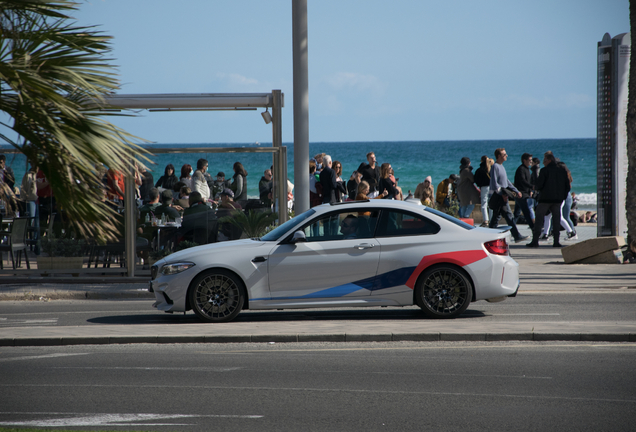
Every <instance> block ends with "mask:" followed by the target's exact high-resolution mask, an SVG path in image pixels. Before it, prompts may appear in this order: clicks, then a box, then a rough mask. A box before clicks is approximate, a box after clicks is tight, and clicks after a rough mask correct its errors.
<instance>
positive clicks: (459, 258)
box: [406, 249, 488, 289]
mask: <svg viewBox="0 0 636 432" xmlns="http://www.w3.org/2000/svg"><path fill="white" fill-rule="evenodd" d="M487 256H488V255H487V254H486V252H485V251H484V250H481V249H480V250H472V251H458V252H445V253H441V254H435V255H428V256H425V257H424V258H422V261H420V263H419V264H418V265H417V267H416V268H415V271H414V272H413V273H412V274H411V277H410V278H409V280H408V281H406V286H407V287H409V288H411V289H413V288H415V282H417V278H418V277H419V275H420V274H421V273H422V272H423V271H424V270H425V269H426V268H428V267H430V266H432V265H434V264H439V263H451V264H456V265H458V266H460V267H464V266H467V265H469V264H472V263H474V262H477V261H479V260H482V259H484V258H486V257H487Z"/></svg>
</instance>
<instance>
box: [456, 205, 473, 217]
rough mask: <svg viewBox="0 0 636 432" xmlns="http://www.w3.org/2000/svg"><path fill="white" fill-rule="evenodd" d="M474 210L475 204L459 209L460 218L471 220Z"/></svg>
mask: <svg viewBox="0 0 636 432" xmlns="http://www.w3.org/2000/svg"><path fill="white" fill-rule="evenodd" d="M474 208H475V204H468V205H467V206H461V207H459V217H460V218H469V217H470V214H471V213H472V212H473V209H474Z"/></svg>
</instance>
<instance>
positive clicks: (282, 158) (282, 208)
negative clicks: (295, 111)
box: [102, 90, 287, 277]
mask: <svg viewBox="0 0 636 432" xmlns="http://www.w3.org/2000/svg"><path fill="white" fill-rule="evenodd" d="M105 100H106V105H105V106H104V107H102V108H103V109H108V110H111V109H112V110H125V109H146V110H148V111H150V112H166V111H226V110H236V111H244V110H256V109H257V108H271V110H272V112H271V123H272V144H273V145H272V147H258V148H237V147H211V148H200V147H197V148H191V149H187V148H186V149H179V150H172V151H169V150H168V151H165V150H162V152H174V153H177V152H179V153H184V152H185V153H224V152H227V153H229V152H236V153H239V152H243V153H248V152H254V153H272V154H273V165H274V195H275V199H276V201H277V204H278V221H279V223H283V222H285V221H286V220H287V152H286V148H285V147H283V142H282V139H283V138H282V118H281V115H282V108H283V106H284V95H283V93H282V92H281V90H272V92H271V93H196V94H193V93H183V94H128V95H127V94H116V95H112V96H109V97H107V98H105ZM151 151H153V150H151ZM154 152H157V151H156V150H154ZM125 186H126V190H125V192H126V194H125V198H124V209H125V215H126V216H125V225H126V238H125V247H126V266H127V269H128V276H130V277H133V276H135V256H136V253H135V236H136V230H135V228H136V222H137V221H136V220H135V215H136V212H134V211H129V210H132V209H134V208H135V199H134V196H135V194H134V180H133V177H132V174H130V175H128V176H127V177H126V182H125Z"/></svg>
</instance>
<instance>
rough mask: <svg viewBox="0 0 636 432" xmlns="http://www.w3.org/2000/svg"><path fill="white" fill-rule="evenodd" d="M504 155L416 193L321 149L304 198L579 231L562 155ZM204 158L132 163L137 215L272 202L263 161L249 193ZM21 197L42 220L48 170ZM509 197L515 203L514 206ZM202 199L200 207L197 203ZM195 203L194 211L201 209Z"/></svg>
mask: <svg viewBox="0 0 636 432" xmlns="http://www.w3.org/2000/svg"><path fill="white" fill-rule="evenodd" d="M507 159H508V155H507V153H506V150H505V149H503V148H499V149H496V150H495V152H494V159H493V158H490V157H488V156H487V155H484V156H482V157H481V160H480V164H479V167H478V168H477V169H476V170H475V172H474V173H473V166H472V164H471V160H470V158H469V157H462V158H461V159H460V161H459V162H460V165H459V170H458V172H457V173H451V174H450V175H449V176H448V177H447V178H445V179H443V180H442V181H441V182H440V183H439V184H437V187H436V188H435V187H434V185H433V180H432V178H431V176H426V177H425V178H424V181H423V182H421V183H420V184H418V185H417V187H416V188H415V192H414V194H411V193H410V191H408V194H407V195H406V196H405V195H404V193H403V191H402V188H401V187H400V186H399V184H398V183H399V178H396V177H395V173H394V171H393V168H392V166H391V164H390V163H388V162H385V163H382V164H379V163H378V162H377V159H376V155H375V153H374V152H369V153H367V155H366V161H363V162H362V163H360V165H359V166H358V168H357V169H356V170H355V171H354V172H353V173H352V174H351V176H350V177H349V178H348V179H346V178H345V177H343V166H342V163H340V162H339V161H337V160H332V158H331V156H330V155H327V154H325V153H320V154H317V155H315V156H314V157H313V158H312V159H311V160H310V162H309V188H310V205H311V206H312V207H313V206H316V205H319V204H323V203H334V202H341V201H347V200H367V199H395V200H404V199H417V200H419V201H420V202H421V203H422V204H424V205H426V206H429V207H434V208H437V209H439V210H441V211H449V209H450V208H451V207H453V206H456V207H457V213H458V216H459V217H460V218H469V217H470V215H471V213H472V212H473V210H474V209H475V207H476V206H478V208H479V209H480V211H481V215H482V219H483V223H482V225H481V226H488V227H490V228H494V227H496V226H497V225H498V223H499V220H500V219H501V217H503V218H504V219H505V220H506V223H507V224H508V225H509V226H511V233H512V236H513V239H514V240H515V242H520V241H522V240H525V239H526V238H527V236H523V235H522V234H521V233H520V232H519V230H518V228H517V223H520V222H525V223H527V224H528V226H529V227H530V228H531V229H532V230H533V239H532V241H531V242H530V243H529V244H528V246H531V247H533V246H537V245H538V241H539V240H542V239H543V240H545V239H548V237H549V236H552V238H553V245H554V246H556V247H558V246H561V244H560V241H559V240H560V230H561V229H560V227H563V229H564V230H565V231H566V233H567V234H566V235H567V237H568V239H570V238H577V237H576V235H577V234H576V230H575V222H578V219H575V220H574V221H573V220H572V218H571V217H570V212H571V209H572V208H573V206H576V196H575V194H574V193H571V191H570V186H571V183H572V174H571V172H570V171H569V169H568V167H567V166H566V165H565V163H563V162H561V161H559V160H558V159H557V158H556V157H555V156H554V155H553V154H552V153H551V152H546V153H545V154H544V159H543V165H544V167H543V169H542V168H541V161H540V160H539V159H538V158H536V157H533V156H532V155H531V154H529V153H524V154H523V155H522V156H521V164H520V165H519V167H518V168H517V169H516V171H515V175H514V179H513V181H510V180H509V179H508V176H507V174H506V170H505V168H504V167H503V164H504V163H505V162H506V161H507ZM208 167H209V163H208V161H207V160H206V159H199V160H198V161H197V162H196V166H195V167H193V166H191V165H190V164H185V165H183V166H182V167H181V168H180V170H179V171H177V169H176V168H175V167H174V165H172V164H168V165H167V166H166V167H165V170H164V173H163V175H161V176H160V177H159V179H158V180H156V181H155V179H154V178H153V175H152V173H151V172H150V171H148V170H147V169H146V167H144V166H143V165H141V164H140V165H138V166H137V169H136V172H135V176H134V179H135V186H136V189H135V193H136V199H137V203H138V216H139V219H138V220H139V221H140V222H141V223H144V221H145V219H146V218H147V217H153V218H161V217H162V216H164V218H165V219H166V220H167V221H170V220H175V219H177V218H182V217H184V216H186V215H188V214H189V213H191V212H192V210H188V209H195V208H197V207H199V206H205V207H207V208H210V209H220V210H223V209H225V210H238V209H244V208H247V207H250V206H252V207H261V208H270V209H271V208H272V205H273V204H274V205H275V203H274V202H273V200H272V189H273V178H272V170H271V169H266V170H265V171H264V172H263V175H262V177H261V178H260V180H259V183H258V189H259V197H258V198H257V199H252V200H248V196H247V177H248V173H247V171H246V169H245V168H244V166H243V165H242V164H241V162H236V163H234V165H233V167H232V169H233V175H232V176H231V178H226V175H225V173H224V172H222V171H220V172H218V173H217V175H216V176H215V177H212V176H211V175H210V173H209V172H208ZM96 168H97V169H98V172H100V173H101V176H102V178H103V185H104V187H103V190H104V200H105V201H106V202H107V203H109V204H111V205H112V206H113V207H114V208H119V209H120V208H122V207H123V199H124V176H123V174H122V173H120V172H117V171H115V170H112V169H106V168H105V167H102V166H97V167H96ZM0 184H1V185H2V187H7V188H9V189H11V190H12V189H13V188H14V184H15V178H14V175H13V171H12V170H11V168H10V167H7V166H6V157H5V156H4V155H0ZM288 188H289V196H288V201H289V203H290V205H293V195H292V190H293V184H291V182H288ZM20 190H21V199H22V201H23V202H24V203H25V212H26V216H29V217H33V218H35V221H36V223H38V224H39V223H40V221H42V220H43V219H45V218H47V217H48V215H49V214H51V213H53V212H54V211H55V198H54V196H53V193H52V190H51V187H50V185H49V184H48V182H47V181H46V177H45V175H44V173H43V172H42V170H38V167H37V166H31V167H30V169H29V170H28V171H27V173H26V174H25V175H24V178H23V180H22V184H21V188H20ZM510 200H512V201H513V202H514V203H515V206H514V212H513V211H512V210H511V206H510V202H511V201H510ZM202 208H203V207H199V211H200V210H201V209H202ZM199 211H197V212H199ZM595 217H596V215H595V214H593V213H592V212H587V213H585V214H583V215H582V216H581V222H595Z"/></svg>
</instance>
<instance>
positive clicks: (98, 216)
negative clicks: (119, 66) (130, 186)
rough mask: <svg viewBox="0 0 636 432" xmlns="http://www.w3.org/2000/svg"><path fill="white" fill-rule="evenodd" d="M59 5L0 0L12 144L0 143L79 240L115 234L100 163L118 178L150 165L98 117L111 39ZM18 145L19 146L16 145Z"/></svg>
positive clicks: (109, 77)
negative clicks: (35, 174) (31, 173)
mask: <svg viewBox="0 0 636 432" xmlns="http://www.w3.org/2000/svg"><path fill="white" fill-rule="evenodd" d="M76 9H77V4H76V3H73V2H70V1H65V0H0V29H1V31H0V92H1V93H0V94H1V95H2V97H1V98H0V111H3V112H5V113H6V114H8V115H9V116H10V117H11V118H12V119H13V124H12V125H8V124H4V125H3V126H5V127H7V128H8V129H11V130H13V131H14V132H15V133H17V135H18V137H19V138H18V139H17V140H12V139H10V138H8V136H7V134H6V133H0V140H2V141H4V142H5V143H8V144H10V145H12V146H13V147H15V148H17V149H19V150H20V151H22V153H24V154H25V155H26V157H27V159H28V160H29V161H30V162H31V163H33V164H34V165H37V166H38V167H40V169H42V171H43V172H44V174H45V175H46V178H47V180H48V182H49V183H50V184H51V188H52V189H53V193H54V195H55V197H56V201H57V203H58V205H59V206H60V207H62V208H63V209H64V210H65V212H66V213H67V214H68V216H69V219H70V220H71V222H72V223H73V224H74V225H75V228H76V229H77V231H78V232H79V233H81V234H82V235H84V236H87V237H97V238H100V239H108V238H113V237H114V236H115V235H116V228H117V227H116V223H115V215H114V213H113V212H112V211H111V210H110V209H109V207H108V206H107V205H106V204H105V203H104V202H103V194H102V189H101V188H102V183H101V181H102V179H101V177H100V176H99V175H98V172H97V170H96V168H95V165H96V164H100V165H101V164H103V165H106V166H108V167H110V168H113V169H116V170H118V171H122V172H124V173H130V172H132V169H133V167H134V163H135V161H136V160H139V161H141V162H143V161H147V162H150V159H149V158H148V153H147V152H146V151H145V150H144V149H143V148H142V147H141V146H140V145H138V144H137V142H141V141H143V140H141V139H140V138H138V137H135V136H133V135H131V134H129V133H127V132H126V131H124V130H122V129H120V128H118V127H116V126H114V125H113V124H111V123H109V122H108V121H107V120H106V119H105V118H104V116H107V115H111V114H112V113H107V112H103V111H99V108H100V107H103V106H104V99H103V98H104V97H105V96H106V95H108V94H110V93H112V92H114V91H116V90H117V89H118V88H119V82H118V81H117V75H116V70H115V68H114V66H112V65H111V64H110V61H111V59H109V58H108V57H107V56H108V54H109V53H110V50H111V49H110V39H111V37H110V36H107V35H104V34H103V33H101V32H99V31H97V30H96V28H95V27H83V26H78V25H76V24H75V23H74V21H73V20H72V19H71V18H70V16H69V15H68V13H71V12H72V11H74V10H76ZM21 141H23V142H24V144H19V142H21Z"/></svg>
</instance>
